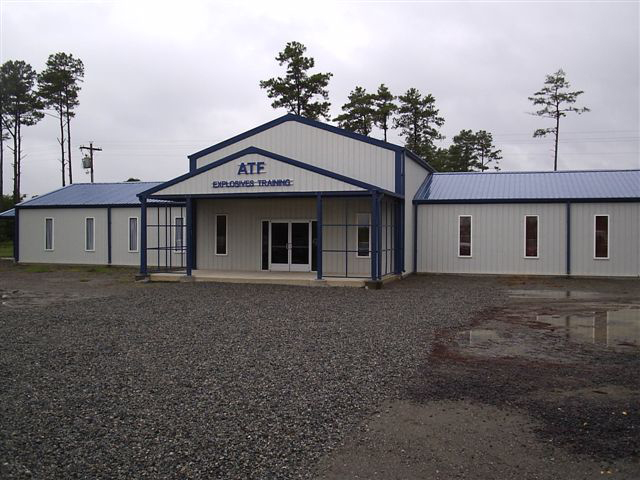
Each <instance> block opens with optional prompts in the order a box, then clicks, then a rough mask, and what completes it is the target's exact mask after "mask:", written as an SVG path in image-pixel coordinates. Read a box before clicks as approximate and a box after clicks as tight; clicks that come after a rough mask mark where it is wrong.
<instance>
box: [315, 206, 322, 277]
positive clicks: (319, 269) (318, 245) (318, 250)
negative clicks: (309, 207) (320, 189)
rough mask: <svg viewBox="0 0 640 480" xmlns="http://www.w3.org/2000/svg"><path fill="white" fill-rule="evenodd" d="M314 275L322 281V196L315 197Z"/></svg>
mask: <svg viewBox="0 0 640 480" xmlns="http://www.w3.org/2000/svg"><path fill="white" fill-rule="evenodd" d="M316 274H317V278H318V280H321V279H322V195H321V194H318V195H317V196H316Z"/></svg>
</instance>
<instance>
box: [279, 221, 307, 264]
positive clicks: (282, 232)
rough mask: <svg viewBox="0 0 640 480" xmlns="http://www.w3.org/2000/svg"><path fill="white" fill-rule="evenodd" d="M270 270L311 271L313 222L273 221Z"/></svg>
mask: <svg viewBox="0 0 640 480" xmlns="http://www.w3.org/2000/svg"><path fill="white" fill-rule="evenodd" d="M269 243H270V248H269V250H270V257H271V258H270V264H269V269H270V270H276V271H285V272H309V271H311V248H310V247H311V222H302V221H297V222H296V221H291V222H289V221H272V222H271V227H270V242H269Z"/></svg>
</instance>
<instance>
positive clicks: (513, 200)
mask: <svg viewBox="0 0 640 480" xmlns="http://www.w3.org/2000/svg"><path fill="white" fill-rule="evenodd" d="M567 202H571V203H621V202H631V203H634V202H640V197H638V198H632V197H629V198H491V199H482V200H476V199H473V200H472V199H469V200H464V199H456V200H414V201H413V204H414V205H438V204H441V205H453V204H465V203H467V204H472V203H473V204H482V203H486V204H495V203H567Z"/></svg>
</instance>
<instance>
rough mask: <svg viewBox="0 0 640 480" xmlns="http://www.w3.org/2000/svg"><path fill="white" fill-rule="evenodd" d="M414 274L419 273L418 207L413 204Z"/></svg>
mask: <svg viewBox="0 0 640 480" xmlns="http://www.w3.org/2000/svg"><path fill="white" fill-rule="evenodd" d="M413 273H418V205H416V204H415V203H414V204H413Z"/></svg>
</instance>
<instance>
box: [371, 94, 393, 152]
mask: <svg viewBox="0 0 640 480" xmlns="http://www.w3.org/2000/svg"><path fill="white" fill-rule="evenodd" d="M395 99H396V97H395V95H393V94H392V93H391V92H390V91H389V89H388V88H387V87H386V86H385V84H384V83H382V84H380V86H379V87H378V91H377V92H376V94H375V96H374V97H373V104H374V107H375V111H374V113H373V122H374V123H375V125H376V126H377V127H378V128H379V129H380V130H382V131H383V132H384V141H385V142H386V141H387V130H389V128H391V119H392V116H393V114H394V113H395V112H396V110H398V106H397V105H396V104H395V103H394V100H395Z"/></svg>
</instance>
